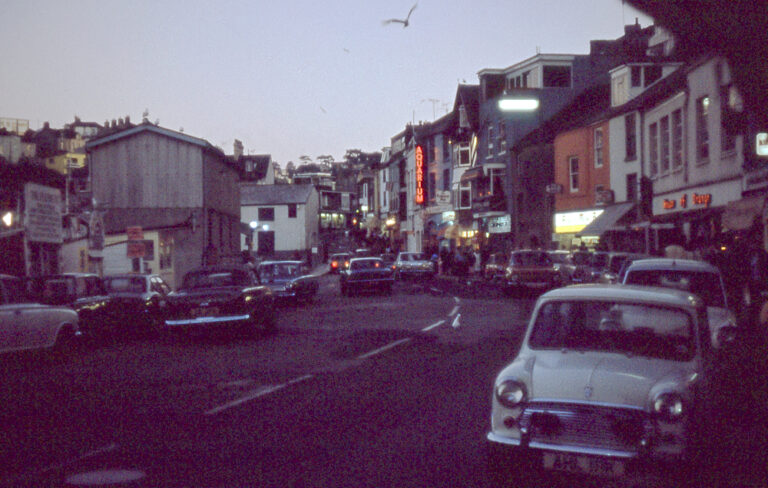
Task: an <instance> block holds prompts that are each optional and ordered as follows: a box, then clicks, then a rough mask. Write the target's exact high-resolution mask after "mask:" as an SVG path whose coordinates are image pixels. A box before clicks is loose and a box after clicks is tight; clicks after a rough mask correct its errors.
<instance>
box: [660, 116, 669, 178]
mask: <svg viewBox="0 0 768 488" xmlns="http://www.w3.org/2000/svg"><path fill="white" fill-rule="evenodd" d="M659 132H660V133H659V137H660V140H659V142H660V143H661V172H662V173H669V156H670V154H669V117H668V116H664V117H662V118H661V120H660V121H659Z"/></svg>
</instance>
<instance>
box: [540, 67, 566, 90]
mask: <svg viewBox="0 0 768 488" xmlns="http://www.w3.org/2000/svg"><path fill="white" fill-rule="evenodd" d="M543 71H544V87H545V88H570V87H571V67H570V66H544V69H543Z"/></svg>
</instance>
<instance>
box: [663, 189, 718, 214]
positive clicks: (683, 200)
mask: <svg viewBox="0 0 768 488" xmlns="http://www.w3.org/2000/svg"><path fill="white" fill-rule="evenodd" d="M689 204H690V205H691V207H695V208H700V207H704V208H709V206H710V205H711V204H712V194H711V193H692V194H691V199H690V201H689V200H688V194H687V193H683V194H682V195H681V196H680V198H679V199H677V200H674V199H668V198H665V199H664V201H663V202H662V208H663V209H664V210H674V209H676V208H678V207H679V208H680V209H686V208H688V205H689Z"/></svg>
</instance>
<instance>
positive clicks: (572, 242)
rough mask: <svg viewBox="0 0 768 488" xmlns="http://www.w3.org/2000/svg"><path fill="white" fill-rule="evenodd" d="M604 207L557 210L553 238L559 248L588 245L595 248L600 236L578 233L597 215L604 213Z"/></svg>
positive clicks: (574, 247)
mask: <svg viewBox="0 0 768 488" xmlns="http://www.w3.org/2000/svg"><path fill="white" fill-rule="evenodd" d="M604 211H605V209H604V208H592V209H585V210H570V211H563V212H555V215H554V217H553V218H554V226H553V227H554V229H555V233H554V235H553V236H552V240H553V241H554V242H555V243H556V244H557V246H558V249H576V248H579V247H587V248H589V249H594V247H595V246H596V245H597V242H598V240H599V237H598V236H583V237H581V236H579V235H578V234H579V233H580V232H581V231H582V230H583V229H584V228H585V227H586V226H588V225H589V224H591V223H592V222H593V221H594V220H595V219H596V218H597V217H599V216H600V215H602V213H603V212H604Z"/></svg>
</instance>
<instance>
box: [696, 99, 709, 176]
mask: <svg viewBox="0 0 768 488" xmlns="http://www.w3.org/2000/svg"><path fill="white" fill-rule="evenodd" d="M710 104H711V100H710V98H709V96H707V95H704V96H701V97H699V98H697V99H696V162H697V163H698V164H705V163H707V162H709V105H710Z"/></svg>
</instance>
